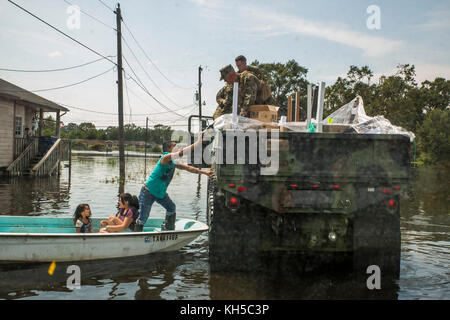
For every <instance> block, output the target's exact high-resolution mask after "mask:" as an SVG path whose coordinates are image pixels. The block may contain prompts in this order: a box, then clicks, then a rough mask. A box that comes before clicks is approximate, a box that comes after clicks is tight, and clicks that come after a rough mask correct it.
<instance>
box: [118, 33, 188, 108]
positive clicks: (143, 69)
mask: <svg viewBox="0 0 450 320" xmlns="http://www.w3.org/2000/svg"><path fill="white" fill-rule="evenodd" d="M122 40H123V41H124V42H125V45H126V46H127V48H128V50H130V52H131V54H132V55H133V57H134V58H135V59H136V61H137V63H138V64H139V66H140V67H141V69H142V71H144V73H145V75H146V76H147V77H148V78H149V79H150V81H151V82H152V83H153V84H154V85H155V87H156V88H157V89H158V90H159V91H160V92H161V93H162V94H163V95H164V96H165V97H166V98H167V99H168V100H169V101H170V102H172V103H173V104H174V105H175V106H177V107H180V105H179V104H177V103H176V102H175V101H173V100H172V99H171V98H170V97H169V96H168V95H167V94H165V93H164V91H163V90H162V89H161V88H160V87H159V86H158V85H157V84H156V82H155V81H154V80H153V78H152V77H151V76H150V75H149V74H148V72H147V71H146V70H145V68H144V67H143V66H142V64H141V62H140V61H139V59H138V58H137V56H136V55H135V54H134V52H133V50H132V49H131V48H130V46H129V45H128V42H127V40H126V39H125V38H124V37H123V36H122Z"/></svg>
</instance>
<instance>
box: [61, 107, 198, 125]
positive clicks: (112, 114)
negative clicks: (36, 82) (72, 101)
mask: <svg viewBox="0 0 450 320" xmlns="http://www.w3.org/2000/svg"><path fill="white" fill-rule="evenodd" d="M55 103H56V104H58V105H62V106H64V107H67V108H73V109H76V110H80V111H84V112H91V113H96V114H105V115H111V116H117V115H118V114H117V113H112V112H103V111H94V110H89V109H85V108H79V107H74V106H70V105H68V104H65V103H58V102H55ZM195 108H197V106H195ZM184 109H186V107H183V108H181V109H177V110H174V111H181V110H184ZM191 111H192V110H191ZM166 113H172V111H163V112H154V113H136V114H134V116H137V117H138V116H144V117H145V116H154V115H160V114H166ZM183 121H184V120H183Z"/></svg>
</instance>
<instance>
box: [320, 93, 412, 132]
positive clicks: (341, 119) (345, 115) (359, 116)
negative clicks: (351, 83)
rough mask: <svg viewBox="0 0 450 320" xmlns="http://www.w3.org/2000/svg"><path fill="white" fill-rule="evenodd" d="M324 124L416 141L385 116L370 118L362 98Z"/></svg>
mask: <svg viewBox="0 0 450 320" xmlns="http://www.w3.org/2000/svg"><path fill="white" fill-rule="evenodd" d="M323 122H324V123H332V124H348V125H350V127H351V128H353V129H354V130H355V131H356V132H357V133H367V134H401V135H405V136H407V137H409V139H410V140H411V141H413V140H414V138H415V135H414V133H412V132H410V131H407V130H405V129H403V128H401V127H397V126H394V125H393V124H391V122H390V121H389V120H388V119H386V118H385V117H383V116H376V117H369V116H368V115H366V111H365V110H364V103H363V100H362V98H361V97H360V96H357V97H355V99H353V100H352V101H350V102H349V103H347V104H346V105H344V106H342V107H340V108H339V109H338V110H336V111H335V112H333V113H332V114H330V115H329V116H328V117H326V118H325V119H324V120H323Z"/></svg>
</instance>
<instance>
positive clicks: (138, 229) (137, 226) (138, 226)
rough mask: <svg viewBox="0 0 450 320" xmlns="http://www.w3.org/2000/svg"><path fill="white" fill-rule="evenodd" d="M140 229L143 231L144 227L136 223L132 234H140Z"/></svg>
mask: <svg viewBox="0 0 450 320" xmlns="http://www.w3.org/2000/svg"><path fill="white" fill-rule="evenodd" d="M142 229H144V226H143V225H142V224H139V223H138V222H136V224H135V225H134V232H142Z"/></svg>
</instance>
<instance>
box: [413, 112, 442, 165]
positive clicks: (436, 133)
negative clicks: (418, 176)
mask: <svg viewBox="0 0 450 320" xmlns="http://www.w3.org/2000/svg"><path fill="white" fill-rule="evenodd" d="M449 123H450V110H449V109H446V110H440V109H435V110H432V111H431V112H429V113H428V114H427V116H426V119H425V120H424V122H423V124H422V126H421V127H420V128H419V131H418V147H419V150H420V152H421V154H420V157H419V161H422V162H424V163H425V164H436V163H443V164H445V165H447V166H448V165H450V126H449Z"/></svg>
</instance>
